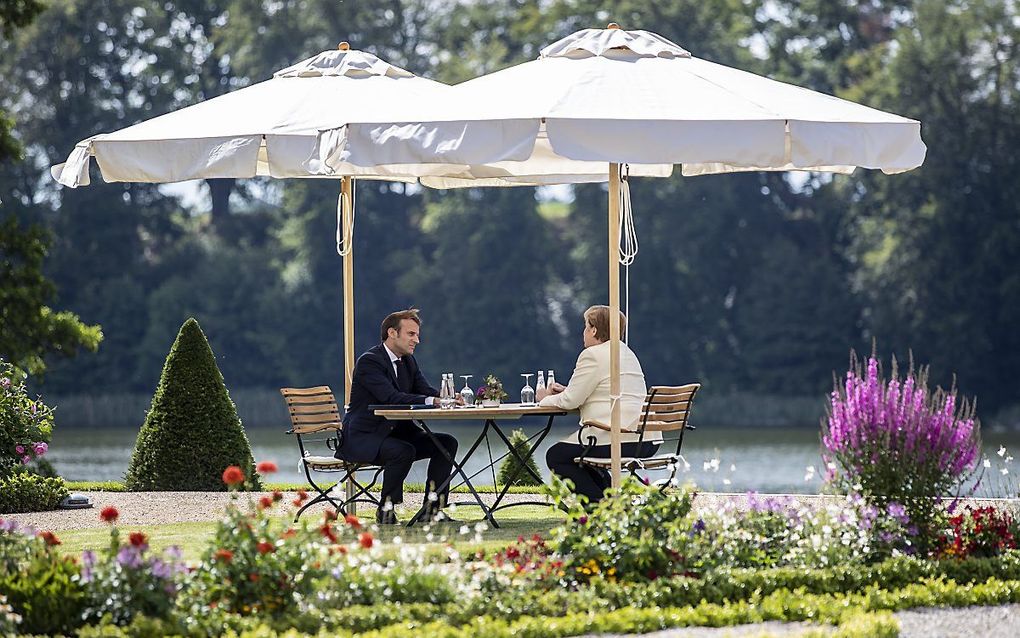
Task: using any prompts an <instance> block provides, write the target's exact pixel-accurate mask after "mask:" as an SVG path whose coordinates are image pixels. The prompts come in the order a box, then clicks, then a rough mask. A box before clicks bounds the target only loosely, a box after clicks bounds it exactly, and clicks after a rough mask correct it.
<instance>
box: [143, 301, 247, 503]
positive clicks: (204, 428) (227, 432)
mask: <svg viewBox="0 0 1020 638" xmlns="http://www.w3.org/2000/svg"><path fill="white" fill-rule="evenodd" d="M230 465H236V466H238V467H240V468H241V469H242V470H244V473H245V475H246V476H247V477H249V482H250V484H251V483H252V482H253V483H254V486H253V487H254V488H256V489H258V488H259V483H258V476H257V475H256V474H255V464H254V461H253V459H252V454H251V447H250V446H249V445H248V438H247V437H246V436H245V434H244V429H243V428H242V427H241V420H240V419H239V418H238V416H237V409H236V408H235V407H234V402H233V401H231V400H230V395H229V394H228V393H227V387H226V385H224V383H223V375H222V374H220V370H219V368H218V367H216V360H215V358H214V357H213V352H212V348H210V347H209V342H208V341H207V340H206V338H205V334H204V333H203V332H202V329H201V328H200V327H199V325H198V322H197V321H195V319H194V318H192V319H188V320H187V321H185V322H184V325H183V326H181V330H180V332H179V333H177V340H176V341H174V345H173V347H172V348H170V354H169V355H167V358H166V363H165V364H164V365H163V375H162V376H161V377H160V379H159V386H158V387H157V388H156V394H155V395H154V396H153V397H152V407H151V408H150V409H149V413H148V415H147V416H146V417H145V423H144V424H143V425H142V429H141V430H140V431H139V432H138V439H137V440H136V441H135V451H134V453H133V454H132V455H131V464H130V465H129V466H128V471H127V474H126V475H125V476H124V484H125V486H126V487H127V489H129V490H135V491H143V490H153V491H205V492H213V491H220V490H224V489H226V485H224V483H223V470H225V469H226V468H227V467H228V466H230Z"/></svg>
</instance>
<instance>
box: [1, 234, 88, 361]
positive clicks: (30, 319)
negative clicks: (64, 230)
mask: <svg viewBox="0 0 1020 638" xmlns="http://www.w3.org/2000/svg"><path fill="white" fill-rule="evenodd" d="M47 247H48V244H47V237H46V233H45V231H43V230H42V229H41V228H40V227H38V226H33V227H30V228H27V229H22V228H21V227H20V225H19V224H18V221H17V220H16V219H15V218H14V217H9V218H7V219H5V220H2V221H0V258H2V261H0V281H2V282H3V284H2V285H0V324H2V325H3V327H4V329H3V331H2V332H0V357H3V358H4V359H7V360H8V361H10V362H12V363H13V364H14V365H16V366H18V367H20V368H23V369H25V370H27V371H28V372H30V373H32V374H40V373H42V372H44V371H45V370H46V364H45V362H44V361H43V356H44V355H46V354H47V353H50V352H53V353H59V354H62V355H64V356H74V355H75V354H76V353H77V351H78V348H81V347H84V348H86V349H88V350H92V351H95V349H96V348H97V347H98V346H99V342H100V341H101V340H102V338H103V333H102V331H101V330H100V328H99V326H88V325H85V324H83V323H82V322H81V321H80V320H79V319H78V317H77V316H75V315H74V314H73V313H70V312H54V311H53V310H51V309H50V308H49V306H47V305H45V304H46V302H47V301H48V300H49V299H50V298H51V297H52V296H53V293H54V287H53V284H52V283H51V282H50V281H48V280H47V279H46V278H45V277H43V274H42V262H43V259H44V257H45V256H46V250H47Z"/></svg>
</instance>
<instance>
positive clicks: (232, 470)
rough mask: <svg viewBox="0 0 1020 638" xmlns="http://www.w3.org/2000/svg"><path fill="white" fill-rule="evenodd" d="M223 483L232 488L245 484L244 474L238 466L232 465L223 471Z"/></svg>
mask: <svg viewBox="0 0 1020 638" xmlns="http://www.w3.org/2000/svg"><path fill="white" fill-rule="evenodd" d="M223 482H224V483H226V484H227V485H230V486H234V485H240V484H241V483H244V472H242V471H241V468H239V467H237V466H236V465H231V466H230V467H228V468H227V469H225V470H223Z"/></svg>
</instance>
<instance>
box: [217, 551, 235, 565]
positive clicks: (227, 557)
mask: <svg viewBox="0 0 1020 638" xmlns="http://www.w3.org/2000/svg"><path fill="white" fill-rule="evenodd" d="M216 560H221V561H223V562H224V563H229V562H230V561H232V560H234V552H232V551H230V550H229V549H217V550H216Z"/></svg>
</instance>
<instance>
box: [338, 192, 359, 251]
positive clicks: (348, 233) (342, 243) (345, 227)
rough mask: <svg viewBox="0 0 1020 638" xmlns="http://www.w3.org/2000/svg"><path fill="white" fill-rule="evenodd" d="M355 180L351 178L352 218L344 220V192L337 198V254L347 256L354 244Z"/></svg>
mask: <svg viewBox="0 0 1020 638" xmlns="http://www.w3.org/2000/svg"><path fill="white" fill-rule="evenodd" d="M354 203H355V197H354V180H351V218H350V220H347V221H346V223H345V220H344V193H343V191H340V195H339V196H338V197H337V198H336V254H338V255H340V256H341V257H346V256H347V255H348V254H350V252H351V247H352V246H353V245H354V244H353V241H354Z"/></svg>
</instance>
